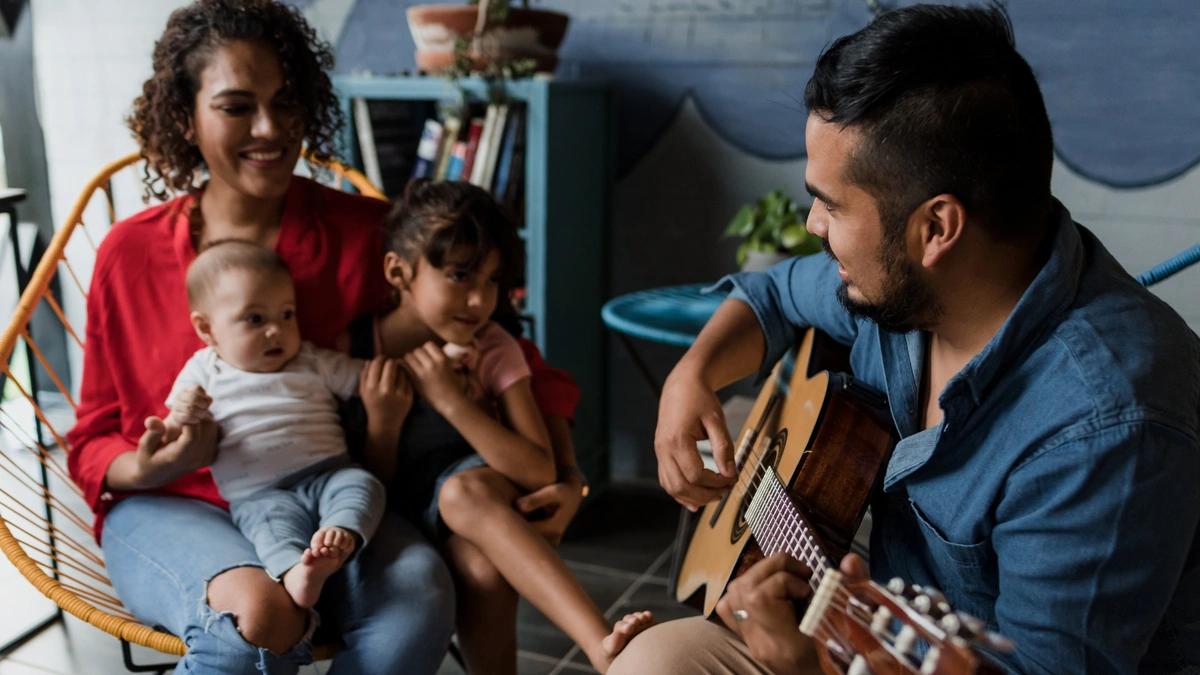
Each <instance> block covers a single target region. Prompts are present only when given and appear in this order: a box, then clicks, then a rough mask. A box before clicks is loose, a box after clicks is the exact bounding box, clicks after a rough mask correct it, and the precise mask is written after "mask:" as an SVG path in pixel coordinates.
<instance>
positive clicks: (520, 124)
mask: <svg viewBox="0 0 1200 675" xmlns="http://www.w3.org/2000/svg"><path fill="white" fill-rule="evenodd" d="M516 113H517V116H516V118H515V119H514V120H512V121H511V125H512V126H513V128H514V136H513V144H512V148H511V151H510V158H511V159H510V163H509V166H508V171H507V174H508V175H507V180H506V181H505V186H504V188H503V189H502V190H501V189H497V191H496V201H498V202H500V204H501V205H503V206H505V207H506V208H508V210H509V212H510V213H511V214H512V215H513V217H514V218H516V220H517V226H518V227H524V225H525V222H524V221H525V204H524V199H525V147H526V137H525V135H526V131H527V130H526V122H527V120H528V109H526V108H525V107H524V106H520V107H518V108H517V109H516Z"/></svg>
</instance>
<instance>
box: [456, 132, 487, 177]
mask: <svg viewBox="0 0 1200 675" xmlns="http://www.w3.org/2000/svg"><path fill="white" fill-rule="evenodd" d="M482 135H483V118H482V117H472V118H471V123H470V124H469V125H467V151H466V154H465V156H464V161H463V166H462V172H461V173H459V175H458V178H456V179H455V180H470V179H471V169H473V168H474V166H475V153H476V152H478V151H479V137H480V136H482Z"/></svg>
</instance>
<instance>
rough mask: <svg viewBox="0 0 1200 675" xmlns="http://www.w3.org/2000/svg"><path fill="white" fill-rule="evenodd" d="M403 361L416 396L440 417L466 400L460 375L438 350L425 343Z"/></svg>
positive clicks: (432, 345) (438, 348)
mask: <svg viewBox="0 0 1200 675" xmlns="http://www.w3.org/2000/svg"><path fill="white" fill-rule="evenodd" d="M403 358H404V367H405V368H406V369H408V374H409V375H411V376H412V379H413V386H414V387H416V390H417V393H418V394H420V395H421V397H422V398H424V399H425V400H426V401H429V404H430V405H432V406H433V408H434V409H435V410H437V411H438V412H439V413H440V414H441V415H442V417H446V418H449V417H450V415H449V413H448V411H449V410H451V409H453V408H454V407H455V406H457V405H458V404H459V403H461V402H463V401H465V400H466V392H465V391H464V390H463V389H464V387H463V384H464V383H463V379H462V376H460V375H459V374H458V373H457V372H455V362H454V361H451V360H450V359H449V358H447V357H446V354H445V353H444V352H443V351H442V349H441V347H438V346H437V345H436V344H434V343H432V342H426V343H425V344H423V345H421V346H420V347H417V348H416V349H414V350H412V351H411V352H409V353H407V354H405V355H404V357H403Z"/></svg>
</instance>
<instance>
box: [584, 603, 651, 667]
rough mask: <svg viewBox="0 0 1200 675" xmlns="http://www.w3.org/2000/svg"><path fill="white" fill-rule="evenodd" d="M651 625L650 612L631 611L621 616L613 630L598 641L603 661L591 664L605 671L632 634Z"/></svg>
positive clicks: (632, 636) (631, 637)
mask: <svg viewBox="0 0 1200 675" xmlns="http://www.w3.org/2000/svg"><path fill="white" fill-rule="evenodd" d="M653 625H654V615H653V614H651V613H650V612H633V613H631V614H626V615H625V616H623V617H621V620H620V621H618V622H617V623H616V624H615V625H613V631H612V632H611V633H609V634H608V635H607V636H606V637H605V638H604V640H602V641H601V642H600V649H601V650H602V651H603V653H604V662H603V663H600V664H593V665H595V666H596V669H597V670H599V671H600V672H602V673H603V672H605V671H606V670H608V666H609V665H611V664H612V662H613V659H615V658H617V654H620V653H621V650H622V649H625V645H628V644H629V641H630V640H632V639H633V638H634V636H636V635H637V634H638V633H640V632H642V631H644V630H646V629H647V628H649V627H650V626H653ZM601 666H603V667H601Z"/></svg>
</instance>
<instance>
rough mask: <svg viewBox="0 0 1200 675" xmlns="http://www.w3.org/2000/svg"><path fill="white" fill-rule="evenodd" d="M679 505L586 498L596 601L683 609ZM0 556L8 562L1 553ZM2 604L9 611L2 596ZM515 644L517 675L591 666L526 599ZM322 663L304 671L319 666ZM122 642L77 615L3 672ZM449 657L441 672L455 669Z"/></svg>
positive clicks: (111, 663)
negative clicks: (677, 586)
mask: <svg viewBox="0 0 1200 675" xmlns="http://www.w3.org/2000/svg"><path fill="white" fill-rule="evenodd" d="M677 516H678V507H676V506H675V504H674V502H672V501H671V500H670V499H669V498H667V497H666V496H665V495H664V494H663V493H662V491H661V490H660V489H659V488H658V487H657V486H652V485H640V486H639V485H620V486H615V487H613V488H612V489H610V490H608V491H607V492H606V493H605V494H603V495H600V496H598V497H596V498H595V500H594V501H593V502H591V503H589V504H587V505H586V507H585V509H584V510H583V511H582V512H581V513H580V515H579V517H578V518H577V519H576V522H575V523H574V524H573V525H572V528H571V530H570V531H569V532H568V533H567V540H566V541H564V542H563V545H562V547H561V549H560V551H561V553H562V556H563V558H564V559H565V560H566V561H567V564H568V566H569V567H570V568H571V569H572V571H574V572H575V574H576V575H578V576H579V579H580V581H581V582H582V583H583V586H584V588H586V589H587V591H588V592H589V593H590V594H591V595H592V598H593V599H594V600H595V601H596V604H597V605H599V606H600V608H601V609H603V610H604V611H605V615H606V616H608V617H610V618H612V617H618V616H621V615H623V614H625V613H627V612H630V611H633V610H635V609H649V610H652V611H653V612H654V614H655V617H656V618H657V619H658V620H659V621H665V620H669V619H672V618H678V617H682V616H688V615H690V614H693V613H694V612H692V610H690V609H688V608H686V607H681V606H679V605H677V604H676V603H675V602H674V600H672V599H671V598H670V597H669V596H668V593H667V575H668V573H669V566H670V564H671V553H672V542H673V539H674V535H675V526H676V520H677ZM0 563H2V564H7V563H6V562H4V561H2V560H0ZM0 604H2V605H5V607H3V608H2V609H3V611H5V612H11V611H13V610H12V607H11V606H8V605H9V603H8V602H7V601H4V602H0ZM517 644H518V648H519V650H520V654H519V664H518V667H519V672H520V673H521V674H522V675H549V674H557V673H567V674H570V673H580V672H584V673H588V672H594V671H593V670H592V669H591V668H590V667H588V665H587V659H586V658H584V656H583V655H582V654H581V653H579V650H578V649H576V648H575V647H574V646H573V645H572V644H571V642H570V640H568V639H567V637H566V636H565V635H563V634H562V632H561V631H559V630H558V629H557V628H555V627H554V626H553V625H551V624H550V623H549V622H548V621H547V620H546V618H545V617H543V616H542V615H541V614H540V613H539V612H538V611H537V610H535V609H533V608H532V607H531V606H529V605H528V604H527V603H525V602H524V601H522V603H521V606H520V608H519V611H518V635H517ZM134 660H135V662H137V663H158V662H161V661H162V660H163V658H162V656H161V655H159V654H155V653H153V652H150V651H149V650H144V649H141V648H135V651H134ZM327 668H328V664H327V663H323V664H316V665H315V666H312V667H310V668H308V669H306V671H307V672H309V673H314V672H315V673H324V672H325V670H326V669H327ZM124 672H126V671H125V668H124V666H123V665H122V660H121V649H120V644H119V643H118V642H117V641H116V640H113V639H111V638H109V637H108V636H107V635H105V634H103V633H101V632H100V631H98V630H96V629H94V628H92V627H90V626H87V625H85V624H82V623H80V622H78V621H76V620H74V619H71V620H68V622H67V623H66V624H65V626H63V625H59V626H55V627H53V628H51V629H49V630H47V631H46V632H44V633H42V634H41V635H39V636H38V637H36V638H34V639H33V640H32V641H30V642H28V643H27V644H25V645H23V646H22V647H20V648H19V649H17V650H16V651H15V652H13V653H12V654H11V655H9V656H8V657H7V658H4V659H0V675H10V674H11V675H27V674H28V675H35V674H40V675H45V674H46V673H54V674H59V675H61V674H70V675H75V674H86V675H93V674H94V675H109V674H113V675H116V674H118V673H124ZM461 673H462V670H461V669H460V668H459V667H458V665H457V664H455V663H454V662H453V661H452V660H451V659H447V660H446V663H445V664H443V666H442V668H441V670H440V671H439V675H460V674H461Z"/></svg>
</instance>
